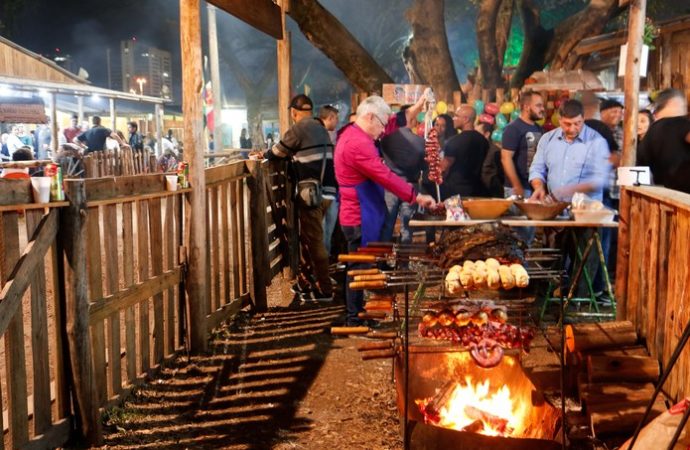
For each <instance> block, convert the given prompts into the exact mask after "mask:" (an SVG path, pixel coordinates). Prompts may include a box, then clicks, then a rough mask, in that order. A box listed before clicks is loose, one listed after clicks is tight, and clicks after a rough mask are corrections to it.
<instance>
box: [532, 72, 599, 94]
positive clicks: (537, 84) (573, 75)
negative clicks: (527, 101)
mask: <svg viewBox="0 0 690 450" xmlns="http://www.w3.org/2000/svg"><path fill="white" fill-rule="evenodd" d="M524 89H530V90H533V91H555V90H568V91H603V90H604V89H605V88H604V85H603V84H602V83H601V81H600V80H599V78H598V77H597V76H596V75H594V74H593V73H592V72H590V71H588V70H567V71H562V70H561V71H555V72H551V71H543V72H534V73H533V74H532V75H531V76H530V77H529V78H528V79H527V81H526V82H525V87H524Z"/></svg>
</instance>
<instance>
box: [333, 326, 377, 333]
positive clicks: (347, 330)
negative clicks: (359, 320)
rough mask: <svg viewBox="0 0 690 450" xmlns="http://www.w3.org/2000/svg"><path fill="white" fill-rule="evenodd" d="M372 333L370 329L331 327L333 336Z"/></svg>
mask: <svg viewBox="0 0 690 450" xmlns="http://www.w3.org/2000/svg"><path fill="white" fill-rule="evenodd" d="M369 331H371V330H370V329H369V327H331V334H336V335H344V334H365V333H368V332H369Z"/></svg>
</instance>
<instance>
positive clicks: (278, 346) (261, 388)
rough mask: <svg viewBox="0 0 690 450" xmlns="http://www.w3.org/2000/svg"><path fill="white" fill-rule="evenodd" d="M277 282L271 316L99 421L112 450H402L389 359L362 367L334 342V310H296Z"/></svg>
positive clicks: (166, 372) (339, 310) (348, 341)
mask: <svg viewBox="0 0 690 450" xmlns="http://www.w3.org/2000/svg"><path fill="white" fill-rule="evenodd" d="M291 300H292V294H290V292H289V285H288V284H287V283H286V282H283V281H282V280H281V279H280V278H279V277H278V278H276V280H275V281H274V283H273V285H272V286H271V288H270V290H269V305H270V310H269V312H268V313H266V314H259V315H254V316H253V317H250V316H249V315H247V314H241V315H240V316H239V317H237V319H236V320H235V321H233V323H231V324H228V325H226V326H225V327H223V328H222V329H220V330H218V331H217V332H216V333H215V334H214V336H213V340H212V344H211V350H210V354H209V355H206V356H203V357H192V358H188V357H186V356H183V357H180V358H178V359H177V360H176V361H174V362H172V363H170V364H168V365H167V366H166V367H165V368H164V369H163V370H162V371H161V373H160V374H159V375H158V376H157V377H156V378H155V379H153V380H152V381H151V382H150V383H148V384H147V385H146V386H144V387H141V388H138V389H137V390H136V391H135V394H134V395H133V396H132V397H131V398H130V399H129V400H128V401H127V402H126V403H125V404H124V405H123V407H122V408H114V409H111V410H109V411H107V412H106V413H105V414H104V417H103V423H104V431H105V445H104V446H103V447H102V448H107V449H168V448H169V449H172V448H175V449H179V448H189V449H269V448H272V449H327V448H332V449H344V448H347V449H399V448H402V439H401V437H400V434H399V425H398V414H397V409H396V406H395V387H394V384H393V382H392V380H391V374H392V367H391V361H390V359H386V360H373V361H367V362H362V360H361V358H360V356H359V354H358V352H357V350H356V346H357V344H358V343H361V342H363V341H362V339H359V338H347V337H344V338H340V337H333V336H331V335H330V333H329V328H330V326H331V325H332V324H333V323H338V322H341V321H342V319H343V316H344V306H343V304H342V300H340V301H338V299H337V300H336V302H335V303H334V304H330V305H299V304H294V303H293V304H291Z"/></svg>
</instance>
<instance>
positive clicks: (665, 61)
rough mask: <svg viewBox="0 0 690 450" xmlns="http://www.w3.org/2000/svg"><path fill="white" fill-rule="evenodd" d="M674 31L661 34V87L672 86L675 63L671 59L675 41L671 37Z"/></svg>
mask: <svg viewBox="0 0 690 450" xmlns="http://www.w3.org/2000/svg"><path fill="white" fill-rule="evenodd" d="M672 36H673V33H664V34H662V35H661V80H660V81H659V89H668V88H670V87H672V86H671V74H672V73H673V64H672V61H671V54H672V50H673V41H672V39H671V37H672Z"/></svg>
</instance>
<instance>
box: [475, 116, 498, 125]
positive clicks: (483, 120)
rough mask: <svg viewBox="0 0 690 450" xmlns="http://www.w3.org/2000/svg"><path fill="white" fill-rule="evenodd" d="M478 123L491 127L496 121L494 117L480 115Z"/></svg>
mask: <svg viewBox="0 0 690 450" xmlns="http://www.w3.org/2000/svg"><path fill="white" fill-rule="evenodd" d="M479 122H481V123H488V124H489V125H493V124H494V123H496V120H495V119H494V116H492V115H491V114H487V113H482V114H480V115H479Z"/></svg>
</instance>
